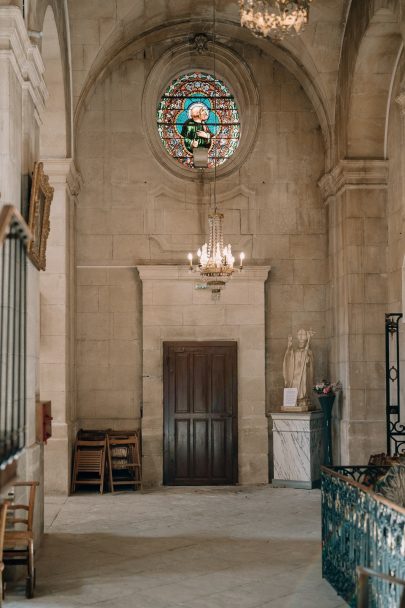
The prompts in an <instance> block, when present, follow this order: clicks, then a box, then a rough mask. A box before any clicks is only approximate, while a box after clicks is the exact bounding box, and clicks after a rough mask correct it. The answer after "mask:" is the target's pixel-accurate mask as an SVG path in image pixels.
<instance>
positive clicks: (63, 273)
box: [40, 158, 80, 494]
mask: <svg viewBox="0 0 405 608" xmlns="http://www.w3.org/2000/svg"><path fill="white" fill-rule="evenodd" d="M43 163H44V170H45V173H47V175H48V176H49V182H50V184H51V185H52V186H53V187H54V199H53V202H52V205H51V214H50V224H51V229H50V234H49V239H48V245H47V267H46V271H45V272H44V273H41V275H40V293H41V348H40V369H41V382H40V388H41V398H42V399H50V400H51V401H52V415H53V437H52V439H50V440H49V442H48V445H47V446H46V449H45V487H46V491H47V492H48V493H53V494H55V493H63V494H67V493H68V491H69V471H70V453H71V449H70V445H71V439H72V435H73V432H74V429H73V426H74V421H75V418H76V413H75V357H74V309H75V306H74V282H75V264H74V259H73V255H74V249H75V248H74V240H73V239H74V219H75V204H76V200H75V199H76V196H77V195H78V192H79V190H80V175H79V174H78V173H77V171H76V168H75V166H74V163H73V161H72V159H70V158H67V159H43ZM61 463H63V466H61Z"/></svg>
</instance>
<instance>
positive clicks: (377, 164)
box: [318, 159, 388, 201]
mask: <svg viewBox="0 0 405 608" xmlns="http://www.w3.org/2000/svg"><path fill="white" fill-rule="evenodd" d="M387 184H388V161H387V160H370V159H352V160H349V159H346V160H341V161H340V162H339V163H338V164H337V165H336V167H334V168H333V169H332V171H330V172H329V173H326V174H325V175H324V176H323V177H322V178H321V179H320V180H319V182H318V186H319V188H320V190H321V193H322V196H323V198H324V200H325V201H327V200H328V199H329V198H330V197H331V196H337V195H338V194H340V193H342V192H344V191H345V190H348V189H351V190H352V189H356V188H357V189H359V188H361V189H365V188H386V187H387Z"/></svg>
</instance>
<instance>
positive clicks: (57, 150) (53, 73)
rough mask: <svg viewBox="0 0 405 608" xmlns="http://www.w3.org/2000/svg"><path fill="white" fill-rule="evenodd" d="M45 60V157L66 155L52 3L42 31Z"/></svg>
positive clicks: (42, 138) (60, 70)
mask: <svg viewBox="0 0 405 608" xmlns="http://www.w3.org/2000/svg"><path fill="white" fill-rule="evenodd" d="M42 60H43V62H44V65H45V82H46V86H47V89H48V94H49V97H48V100H47V103H46V108H45V112H44V114H43V124H42V126H41V130H40V154H41V157H42V158H66V105H65V87H64V78H63V68H62V59H61V51H60V45H59V37H58V31H57V28H56V23H55V18H54V14H53V10H52V7H51V6H48V8H47V9H46V13H45V18H44V24H43V34H42Z"/></svg>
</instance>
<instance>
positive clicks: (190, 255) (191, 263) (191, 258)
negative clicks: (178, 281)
mask: <svg viewBox="0 0 405 608" xmlns="http://www.w3.org/2000/svg"><path fill="white" fill-rule="evenodd" d="M187 257H188V261H189V262H190V270H193V254H192V253H189V254H188V256H187Z"/></svg>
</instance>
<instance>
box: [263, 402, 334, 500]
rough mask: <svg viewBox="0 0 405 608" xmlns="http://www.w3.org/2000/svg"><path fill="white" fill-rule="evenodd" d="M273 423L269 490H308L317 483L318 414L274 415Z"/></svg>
mask: <svg viewBox="0 0 405 608" xmlns="http://www.w3.org/2000/svg"><path fill="white" fill-rule="evenodd" d="M271 417H272V419H273V457H274V479H273V481H272V484H273V486H277V487H286V488H287V487H290V488H306V489H311V488H314V487H317V486H319V483H320V462H321V447H322V445H321V443H322V418H323V414H322V412H319V411H315V412H288V413H285V412H277V413H273V414H271Z"/></svg>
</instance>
